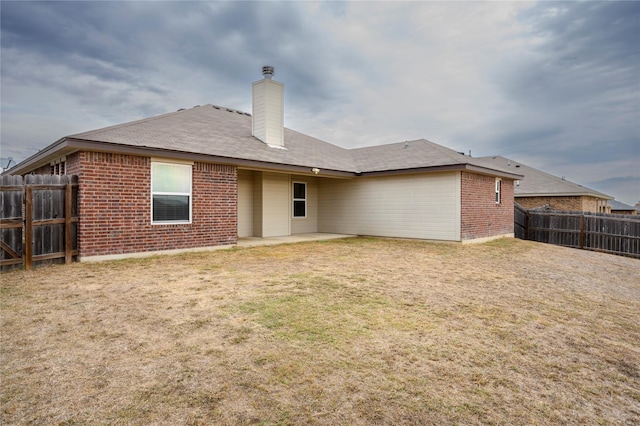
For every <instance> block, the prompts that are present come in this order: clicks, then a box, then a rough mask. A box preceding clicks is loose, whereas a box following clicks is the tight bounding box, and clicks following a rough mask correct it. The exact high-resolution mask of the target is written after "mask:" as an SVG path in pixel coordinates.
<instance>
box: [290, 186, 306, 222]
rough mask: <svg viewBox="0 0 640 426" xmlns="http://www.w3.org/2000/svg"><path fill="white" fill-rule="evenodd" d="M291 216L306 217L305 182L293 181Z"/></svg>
mask: <svg viewBox="0 0 640 426" xmlns="http://www.w3.org/2000/svg"><path fill="white" fill-rule="evenodd" d="M293 217H307V184H306V183H304V182H293Z"/></svg>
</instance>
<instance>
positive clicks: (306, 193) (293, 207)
mask: <svg viewBox="0 0 640 426" xmlns="http://www.w3.org/2000/svg"><path fill="white" fill-rule="evenodd" d="M296 184H299V185H303V186H304V198H296V197H295V195H296V190H295V188H296ZM291 191H292V194H291V199H292V203H291V217H292V218H293V219H306V218H307V199H308V198H309V197H308V192H307V182H302V181H293V182H292V185H291ZM296 201H302V202H304V216H296Z"/></svg>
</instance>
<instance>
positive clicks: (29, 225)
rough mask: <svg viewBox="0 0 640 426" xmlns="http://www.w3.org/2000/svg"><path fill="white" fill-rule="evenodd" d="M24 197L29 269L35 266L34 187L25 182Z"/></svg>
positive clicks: (26, 253)
mask: <svg viewBox="0 0 640 426" xmlns="http://www.w3.org/2000/svg"><path fill="white" fill-rule="evenodd" d="M25 186H26V188H25V189H26V191H25V197H24V216H25V218H24V251H23V253H24V268H25V269H26V270H27V271H29V270H31V268H32V266H33V263H32V262H33V188H32V187H31V186H30V185H27V184H26V182H25Z"/></svg>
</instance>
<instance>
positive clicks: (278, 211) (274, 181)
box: [260, 173, 291, 237]
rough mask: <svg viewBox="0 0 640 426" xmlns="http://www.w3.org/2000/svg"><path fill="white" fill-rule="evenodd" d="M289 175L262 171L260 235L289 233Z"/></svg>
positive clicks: (269, 235) (268, 235)
mask: <svg viewBox="0 0 640 426" xmlns="http://www.w3.org/2000/svg"><path fill="white" fill-rule="evenodd" d="M290 206H291V202H290V190H289V175H285V174H278V173H262V235H260V236H261V237H278V236H282V235H290V233H291V231H290V228H289V218H290V217H291V212H290Z"/></svg>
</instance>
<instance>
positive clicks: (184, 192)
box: [151, 162, 192, 224]
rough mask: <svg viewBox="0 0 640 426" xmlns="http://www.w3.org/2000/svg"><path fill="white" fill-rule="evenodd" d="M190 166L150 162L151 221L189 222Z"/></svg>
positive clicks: (159, 222)
mask: <svg viewBox="0 0 640 426" xmlns="http://www.w3.org/2000/svg"><path fill="white" fill-rule="evenodd" d="M191 168H192V167H191V166H190V165H186V164H173V163H160V162H153V163H151V218H152V219H151V220H152V223H157V224H163V223H191Z"/></svg>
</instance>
